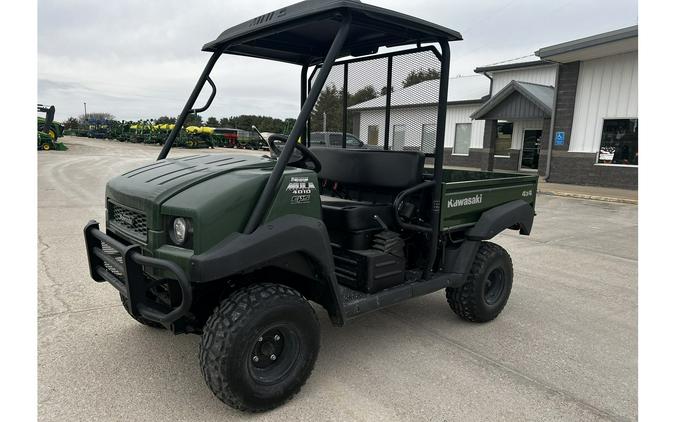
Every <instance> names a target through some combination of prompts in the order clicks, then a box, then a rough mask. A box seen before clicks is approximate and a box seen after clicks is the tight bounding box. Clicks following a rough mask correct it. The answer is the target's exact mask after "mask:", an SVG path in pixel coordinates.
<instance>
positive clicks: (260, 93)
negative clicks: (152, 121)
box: [38, 0, 638, 120]
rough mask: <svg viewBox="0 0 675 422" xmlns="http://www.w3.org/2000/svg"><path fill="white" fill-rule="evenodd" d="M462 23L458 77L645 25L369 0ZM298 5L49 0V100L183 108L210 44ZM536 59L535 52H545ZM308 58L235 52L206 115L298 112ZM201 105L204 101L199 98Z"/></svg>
mask: <svg viewBox="0 0 675 422" xmlns="http://www.w3.org/2000/svg"><path fill="white" fill-rule="evenodd" d="M366 2H367V3H371V4H374V5H378V6H383V7H387V8H390V9H393V10H396V11H399V12H403V13H407V14H410V15H414V16H417V17H420V18H422V19H426V20H429V21H431V22H434V23H437V24H440V25H443V26H446V27H448V28H451V29H454V30H457V31H459V32H460V33H461V34H462V36H463V37H464V41H458V42H454V43H452V44H451V48H452V61H451V75H452V76H455V75H459V74H462V75H467V74H472V73H473V69H474V68H475V67H477V66H481V65H486V64H491V63H495V62H501V61H503V60H508V59H512V58H516V57H521V56H527V55H529V54H532V53H533V52H534V51H535V50H537V49H539V48H541V47H545V46H548V45H552V44H557V43H560V42H564V41H569V40H573V39H576V38H580V37H584V36H588V35H593V34H597V33H601V32H606V31H611V30H613V29H618V28H622V27H626V26H631V25H635V24H637V13H638V12H637V0H595V1H588V0H559V1H542V0H456V1H448V0H416V1H411V0H388V1H384V0H368V1H366ZM291 3H293V0H290V1H283V0H282V1H274V0H248V1H242V0H239V1H232V0H200V1H197V0H194V1H189V2H187V1H184V0H155V1H150V0H146V1H138V0H114V1H108V2H100V1H92V0H39V2H38V101H39V102H41V103H43V104H54V105H55V106H56V117H57V119H60V120H65V119H66V118H68V117H69V116H78V115H80V114H83V112H84V110H83V102H86V103H87V111H88V112H108V113H111V114H113V115H114V116H116V117H117V118H118V119H125V120H130V119H133V120H135V119H139V118H153V117H159V116H161V115H170V116H175V115H177V114H178V113H179V112H180V110H181V109H182V107H183V105H184V103H185V100H186V99H187V97H188V95H189V93H190V91H191V90H192V87H193V86H194V83H195V81H196V79H197V77H198V76H199V73H200V72H201V69H202V68H203V66H204V64H205V63H206V61H207V59H208V54H207V53H202V52H201V51H200V50H201V47H202V45H203V44H204V43H205V42H207V41H211V40H212V39H214V38H216V37H217V36H218V35H219V34H220V33H221V32H222V31H223V30H225V29H227V28H228V27H230V26H232V25H235V24H238V23H240V22H243V21H246V20H248V19H250V18H253V17H256V16H259V15H261V14H263V13H266V12H270V11H272V10H275V9H278V8H280V7H283V6H286V5H288V4H291ZM533 59H535V57H533ZM299 72H300V68H299V67H297V66H293V65H287V64H281V63H275V62H270V61H263V60H254V59H247V58H238V57H234V56H224V57H222V58H221V59H220V61H219V62H218V64H217V65H216V69H215V70H214V73H213V76H212V77H213V79H214V81H215V82H216V84H217V85H218V93H219V95H218V96H217V97H216V100H215V101H214V104H213V105H212V106H211V108H210V109H209V110H208V111H207V112H206V113H205V114H204V117H208V116H217V117H224V116H231V115H238V114H266V115H271V116H275V117H280V118H285V117H293V116H295V114H296V113H297V110H298V107H299V106H298V97H299ZM198 104H199V102H198Z"/></svg>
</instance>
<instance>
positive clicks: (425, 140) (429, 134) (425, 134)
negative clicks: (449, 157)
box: [422, 124, 436, 154]
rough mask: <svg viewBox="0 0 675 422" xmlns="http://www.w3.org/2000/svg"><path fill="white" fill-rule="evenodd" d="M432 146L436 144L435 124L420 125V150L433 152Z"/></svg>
mask: <svg viewBox="0 0 675 422" xmlns="http://www.w3.org/2000/svg"><path fill="white" fill-rule="evenodd" d="M434 146H436V125H429V124H427V125H422V152H424V153H426V154H433V153H434Z"/></svg>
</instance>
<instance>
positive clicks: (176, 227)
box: [171, 217, 188, 245]
mask: <svg viewBox="0 0 675 422" xmlns="http://www.w3.org/2000/svg"><path fill="white" fill-rule="evenodd" d="M187 234H188V224H187V221H185V219H184V218H183V217H176V218H174V220H173V230H172V231H171V240H172V241H173V243H175V244H176V245H182V244H183V243H185V239H186V238H187Z"/></svg>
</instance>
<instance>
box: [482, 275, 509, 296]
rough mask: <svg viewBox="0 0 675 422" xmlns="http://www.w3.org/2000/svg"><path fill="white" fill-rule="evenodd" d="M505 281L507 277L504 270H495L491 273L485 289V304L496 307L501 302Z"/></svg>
mask: <svg viewBox="0 0 675 422" xmlns="http://www.w3.org/2000/svg"><path fill="white" fill-rule="evenodd" d="M505 280H506V275H505V274H504V270H503V269H502V268H495V269H494V270H492V271H490V274H488V276H487V280H486V281H485V287H484V289H483V299H484V300H485V303H487V304H488V305H494V304H496V303H497V302H499V300H500V299H501V297H502V294H503V293H504V286H505V285H506V281H505Z"/></svg>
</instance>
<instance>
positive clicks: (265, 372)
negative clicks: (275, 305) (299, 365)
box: [248, 326, 300, 385]
mask: <svg viewBox="0 0 675 422" xmlns="http://www.w3.org/2000/svg"><path fill="white" fill-rule="evenodd" d="M299 352H300V336H299V335H298V333H297V332H296V331H295V330H294V329H292V328H291V327H288V326H276V327H270V328H267V329H265V330H264V331H263V332H262V334H260V335H259V336H258V337H257V338H256V339H255V340H254V342H253V345H252V346H251V352H250V353H249V356H248V370H249V374H250V375H251V377H252V378H253V379H254V380H255V381H256V382H257V383H259V384H267V385H269V384H276V383H278V382H279V381H280V380H282V379H283V378H284V377H286V375H287V374H288V373H289V372H290V371H291V369H292V368H293V366H294V365H295V363H296V362H297V360H298V356H299V354H300V353H299Z"/></svg>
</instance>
